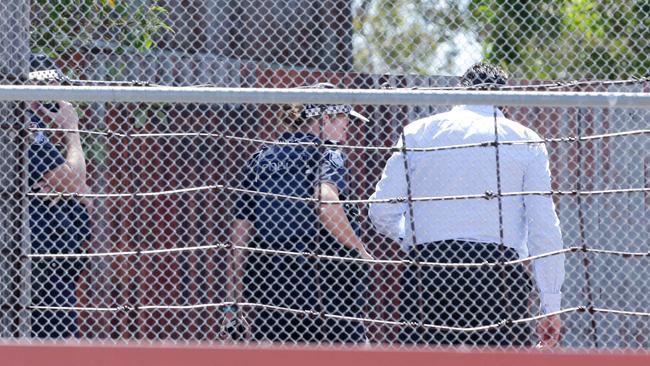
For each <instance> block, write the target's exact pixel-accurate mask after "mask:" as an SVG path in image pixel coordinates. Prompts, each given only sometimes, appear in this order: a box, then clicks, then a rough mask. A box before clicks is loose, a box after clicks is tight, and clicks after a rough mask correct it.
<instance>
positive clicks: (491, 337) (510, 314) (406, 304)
mask: <svg viewBox="0 0 650 366" xmlns="http://www.w3.org/2000/svg"><path fill="white" fill-rule="evenodd" d="M506 80H507V75H506V73H505V72H504V71H503V70H502V69H500V68H499V67H496V66H493V65H488V64H483V63H479V64H476V65H473V66H472V67H471V68H470V69H468V70H467V72H466V73H465V74H464V75H463V77H462V78H461V84H462V85H463V86H468V87H469V86H474V87H476V88H478V89H489V87H490V86H495V85H498V84H505V83H506ZM495 119H496V121H495ZM495 123H496V125H497V126H498V140H499V141H515V140H517V141H519V140H539V139H540V137H539V136H538V135H537V134H536V133H535V132H533V131H532V130H530V129H528V128H526V127H524V126H522V125H521V124H519V123H517V122H514V121H511V120H509V119H507V118H505V117H504V115H503V114H502V113H501V111H499V110H498V109H497V107H493V106H456V107H454V108H453V109H452V110H451V111H449V112H446V113H441V114H436V115H433V116H430V117H427V118H424V119H421V120H418V121H415V122H413V123H411V124H409V125H408V126H406V127H405V128H404V140H405V144H406V148H407V149H409V148H430V147H440V146H448V145H459V144H472V143H483V142H494V141H495V139H496V135H495ZM402 143H403V141H402V140H400V141H399V142H398V143H397V145H396V146H397V147H399V148H401V147H402ZM496 150H497V149H496V148H495V147H494V145H487V144H486V145H484V146H480V147H471V148H462V149H449V150H439V151H407V152H406V157H407V159H406V163H407V167H405V159H404V154H403V153H402V152H396V153H394V154H393V155H392V156H391V158H390V159H389V160H388V161H387V163H386V167H385V169H384V172H383V175H382V178H381V180H380V181H379V183H378V184H377V187H376V191H375V193H374V194H373V196H372V197H371V199H390V198H400V197H401V198H405V197H408V196H409V187H408V185H409V184H410V194H411V196H412V197H413V198H422V197H436V196H459V195H460V196H462V195H484V194H486V193H487V195H486V197H488V198H490V199H483V198H480V199H476V198H474V199H458V200H429V201H427V200H420V201H415V202H411V203H410V204H409V202H408V201H407V200H397V202H395V203H374V204H371V205H370V207H369V215H370V219H371V221H372V222H373V224H374V225H375V227H376V228H377V230H378V231H379V232H380V233H383V234H385V235H387V236H389V237H391V238H393V239H395V240H397V241H399V242H400V244H401V245H402V248H403V249H404V250H405V251H406V252H407V253H408V257H409V259H411V260H414V261H417V262H422V261H430V262H449V263H452V262H453V263H459V262H464V263H482V262H499V261H509V260H513V259H518V258H524V257H527V256H533V255H537V254H541V253H546V252H550V251H554V250H558V249H561V248H562V236H561V233H560V228H559V220H558V218H557V215H556V213H555V209H554V205H553V201H552V199H551V197H550V196H548V195H520V196H509V197H501V198H500V199H499V197H495V195H498V192H499V191H500V192H502V193H507V192H522V191H550V189H551V178H550V171H549V163H548V155H547V152H546V147H545V145H544V144H543V143H532V144H531V143H527V144H515V145H498V161H499V163H498V164H499V173H500V174H498V175H497V151H496ZM406 169H408V174H409V177H410V179H409V181H407V179H406ZM409 205H411V207H409ZM411 215H412V216H411ZM532 268H533V274H534V279H535V282H536V283H537V287H538V289H539V292H540V297H541V310H542V312H544V313H551V312H555V311H558V310H560V301H561V292H560V288H561V286H562V282H563V281H564V256H563V255H555V256H551V257H546V258H543V259H538V260H536V261H534V262H533V265H532ZM530 283H531V281H530V278H529V274H528V271H527V270H526V268H525V267H524V266H522V265H516V266H498V267H492V268H487V267H482V268H443V267H431V266H422V267H418V266H417V265H411V266H408V267H407V268H406V269H405V271H404V273H403V278H402V292H401V294H400V296H401V307H400V309H401V314H402V320H403V321H408V322H414V323H416V324H417V323H419V322H424V323H433V324H436V325H447V326H454V327H476V326H481V325H487V324H495V323H499V322H501V321H503V320H516V319H521V318H524V317H528V316H530V314H529V310H528V309H529V306H528V303H529V301H528V300H529V295H530V291H531V290H532V288H531V285H530ZM560 328H561V320H560V318H559V316H557V315H552V316H549V317H547V318H544V319H542V320H540V321H538V323H537V335H538V337H539V345H541V346H546V347H553V346H555V345H556V344H557V343H558V341H559V337H560ZM400 339H401V340H402V341H404V342H405V343H427V344H461V343H463V344H472V345H528V344H530V340H531V337H530V327H529V325H528V324H518V325H512V324H509V323H508V324H504V325H503V326H501V327H499V328H497V329H491V330H488V331H478V332H462V331H432V330H429V329H427V330H425V329H421V328H419V327H417V326H405V327H404V328H403V331H402V334H401V335H400Z"/></svg>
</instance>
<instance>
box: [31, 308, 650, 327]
mask: <svg viewBox="0 0 650 366" xmlns="http://www.w3.org/2000/svg"><path fill="white" fill-rule="evenodd" d="M234 305H236V306H238V307H240V308H261V309H267V310H276V311H282V312H289V313H294V314H302V315H306V316H313V317H321V318H327V319H337V320H348V321H356V322H360V323H367V324H383V325H393V326H405V327H414V328H425V329H437V330H447V331H458V332H476V331H483V330H489V329H494V328H500V327H504V326H510V325H514V324H522V323H530V322H533V321H536V320H540V319H545V318H550V317H554V316H558V315H562V314H569V313H584V312H588V313H590V314H593V313H604V314H615V315H625V316H643V317H648V316H650V312H641V311H630V310H620V309H608V308H595V307H585V306H576V307H571V308H566V309H562V310H559V311H555V312H552V313H547V314H541V315H536V316H531V317H527V318H521V319H504V320H500V321H498V322H496V323H492V324H487V325H482V326H477V327H450V326H446V325H437V324H430V323H421V322H402V321H393V320H384V319H373V318H363V317H355V316H345V315H337V314H331V313H325V312H317V311H313V310H300V309H293V308H288V307H283V306H275V305H267V304H258V303H251V302H242V303H237V302H233V301H228V302H219V303H205V304H194V305H121V306H115V307H77V306H34V305H31V306H28V307H27V308H28V309H31V310H52V311H66V310H67V311H87V312H90V311H96V312H131V311H146V310H194V309H206V308H223V307H226V306H234Z"/></svg>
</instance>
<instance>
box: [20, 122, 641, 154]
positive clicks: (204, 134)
mask: <svg viewBox="0 0 650 366" xmlns="http://www.w3.org/2000/svg"><path fill="white" fill-rule="evenodd" d="M27 130H28V131H31V132H36V131H41V132H73V133H80V134H90V135H96V136H106V137H108V138H110V137H123V138H152V137H208V138H222V139H223V138H225V139H231V140H235V141H243V142H254V143H261V144H269V145H278V146H308V147H318V146H323V147H328V148H340V149H349V150H375V151H389V152H401V151H407V152H432V151H444V150H455V149H466V148H474V147H494V146H498V145H525V144H541V143H561V142H578V141H591V140H599V139H606V138H613V137H623V136H633V135H646V134H650V129H640V130H631V131H622V132H611V133H605V134H598V135H591V136H582V137H553V138H540V139H529V140H503V141H498V142H495V141H494V140H490V141H482V142H475V143H467V144H457V145H446V146H435V147H406V148H404V149H402V148H400V147H394V146H361V145H345V144H331V143H323V144H318V143H315V142H287V141H274V140H266V139H258V138H250V137H241V136H234V135H227V134H223V133H219V132H170V133H163V132H156V133H128V132H115V131H112V130H108V131H93V130H84V129H69V128H31V127H30V128H27Z"/></svg>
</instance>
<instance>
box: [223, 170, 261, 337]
mask: <svg viewBox="0 0 650 366" xmlns="http://www.w3.org/2000/svg"><path fill="white" fill-rule="evenodd" d="M251 175H252V171H251V166H250V162H249V163H248V164H247V165H246V167H245V169H244V180H243V182H242V187H243V188H245V189H249V190H250V189H252V184H251ZM233 217H234V219H233V221H232V224H231V225H230V236H229V244H230V245H231V246H233V247H246V246H248V243H249V242H250V240H251V238H252V237H253V230H254V225H253V222H254V221H255V199H254V197H253V196H252V195H250V194H249V193H242V194H241V195H240V196H239V197H238V199H237V200H236V201H235V205H234V207H233ZM230 253H231V255H229V256H228V257H227V266H226V301H232V302H234V303H236V304H237V303H240V302H241V300H242V298H241V297H242V293H243V290H244V285H243V281H242V278H243V277H244V258H245V256H244V253H243V252H242V250H241V249H235V248H231V249H230ZM222 311H223V320H222V322H221V334H220V336H221V338H223V339H228V338H230V339H233V340H242V339H244V338H247V337H248V336H249V333H250V330H249V326H248V322H247V321H246V319H245V318H244V316H243V314H242V313H241V312H240V311H239V309H238V307H237V306H227V307H224V308H223V309H222Z"/></svg>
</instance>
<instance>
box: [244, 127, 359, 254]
mask: <svg viewBox="0 0 650 366" xmlns="http://www.w3.org/2000/svg"><path fill="white" fill-rule="evenodd" d="M278 141H279V142H290V143H301V142H302V143H310V145H298V146H295V145H289V146H287V145H275V144H272V145H268V146H265V147H263V148H262V149H261V150H260V151H259V152H257V153H256V154H255V155H254V156H253V157H252V158H251V159H250V160H249V161H248V164H247V166H246V168H245V177H244V181H243V184H242V188H244V189H247V190H252V191H259V192H265V193H274V194H280V195H287V196H293V197H300V198H313V197H315V195H314V192H315V188H316V187H317V185H318V183H319V182H329V183H332V184H334V185H335V186H336V187H337V188H338V191H339V199H341V200H345V199H348V197H349V196H350V189H349V187H348V183H347V175H348V172H347V169H346V167H345V156H344V155H343V153H342V152H341V151H340V150H338V149H331V148H322V150H321V151H320V152H319V149H318V147H317V145H318V144H319V143H320V139H319V138H318V137H316V136H314V135H312V134H307V133H302V132H294V133H289V132H287V133H284V134H282V136H281V137H280V138H279V140H278ZM319 174H320V179H319V178H318V177H319ZM344 208H345V211H346V214H347V215H348V219H349V220H350V223H351V224H352V227H353V229H355V231H356V232H357V234H359V224H358V220H357V215H358V210H357V209H356V206H354V205H350V204H346V205H344ZM234 209H235V212H234V216H235V218H236V219H240V220H248V221H250V222H252V223H253V224H254V227H255V229H256V233H257V236H256V238H255V239H256V241H257V242H261V243H266V244H267V245H270V246H274V247H276V248H284V249H288V250H315V249H316V247H317V246H318V243H317V241H316V240H314V238H316V237H318V234H319V232H320V235H321V237H322V238H324V242H325V247H324V248H321V249H325V252H331V250H329V249H334V250H337V249H341V248H343V246H342V245H340V244H337V245H333V244H335V243H336V239H334V238H333V237H332V236H331V235H330V234H329V233H328V232H327V231H326V230H325V229H324V228H322V225H321V224H320V223H319V220H318V217H317V209H316V204H314V203H313V202H304V201H298V200H292V199H289V198H278V197H269V196H264V195H255V194H242V195H241V196H240V197H239V199H238V200H237V202H236V203H235V208H234Z"/></svg>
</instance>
